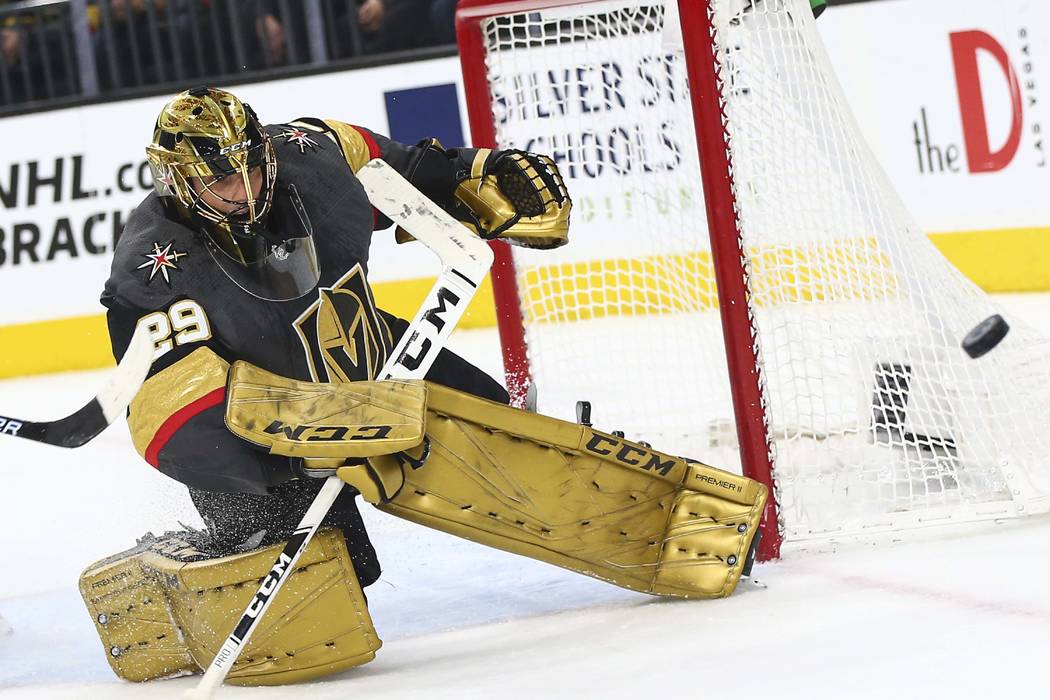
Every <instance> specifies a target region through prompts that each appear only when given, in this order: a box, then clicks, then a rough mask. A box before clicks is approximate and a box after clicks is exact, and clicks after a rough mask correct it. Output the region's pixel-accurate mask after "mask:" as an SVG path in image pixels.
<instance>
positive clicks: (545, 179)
mask: <svg viewBox="0 0 1050 700" xmlns="http://www.w3.org/2000/svg"><path fill="white" fill-rule="evenodd" d="M455 196H456V199H457V200H459V201H460V202H461V203H462V204H464V205H465V206H466V208H467V209H468V210H469V211H470V214H471V216H470V219H471V220H470V221H468V222H467V223H470V224H472V225H473V227H474V228H475V229H476V230H477V233H478V235H479V236H481V237H482V238H505V239H507V240H508V241H509V242H511V243H516V244H517V245H520V246H523V247H526V248H557V247H558V246H562V245H565V244H566V243H567V242H568V240H569V213H570V212H571V211H572V200H571V199H569V192H568V190H566V189H565V182H564V181H563V180H562V177H561V173H560V172H558V166H557V165H555V163H554V161H553V160H551V159H550V158H549V157H547V156H542V155H537V154H535V153H527V152H525V151H492V150H489V149H487V148H483V149H480V150H478V152H477V155H476V156H475V157H474V161H473V163H471V168H470V175H469V176H468V177H467V178H466V179H465V180H463V181H462V182H460V183H459V185H458V186H457V187H456V192H455Z"/></svg>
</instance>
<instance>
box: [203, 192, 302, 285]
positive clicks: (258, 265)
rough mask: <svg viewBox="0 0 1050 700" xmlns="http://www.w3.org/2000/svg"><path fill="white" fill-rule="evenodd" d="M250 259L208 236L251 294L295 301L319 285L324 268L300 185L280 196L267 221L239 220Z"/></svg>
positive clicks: (240, 241)
mask: <svg viewBox="0 0 1050 700" xmlns="http://www.w3.org/2000/svg"><path fill="white" fill-rule="evenodd" d="M232 233H233V236H234V238H235V239H236V241H237V247H238V249H239V250H241V251H244V252H246V253H247V254H246V255H244V259H238V258H234V257H233V256H231V255H230V254H229V253H228V252H227V251H226V250H225V249H224V248H223V247H221V246H219V245H218V244H217V243H216V242H215V241H214V240H212V239H211V237H209V236H206V237H205V238H206V240H207V248H208V252H209V253H210V254H211V257H212V259H213V260H214V261H215V263H216V264H217V265H218V266H219V268H220V269H221V270H222V271H223V272H224V273H225V274H226V276H227V277H229V278H230V279H231V280H232V281H233V282H234V283H235V284H236V285H237V286H238V287H240V288H241V289H243V290H244V291H245V292H247V293H248V294H251V295H252V296H254V297H258V298H259V299H265V300H267V301H289V300H291V299H298V298H299V297H301V296H303V295H305V294H308V293H309V292H311V291H312V290H314V289H315V288H316V287H317V282H318V280H319V279H320V276H321V271H320V266H319V265H318V262H317V250H316V248H315V247H314V238H313V227H312V226H311V224H310V219H309V217H308V216H307V214H306V210H305V209H304V207H303V203H302V200H301V199H300V198H299V193H298V192H297V191H296V189H295V187H294V186H288V187H287V188H283V189H282V191H281V192H280V193H279V194H278V195H277V196H275V197H274V201H273V205H272V209H271V211H270V213H269V216H267V217H266V221H265V223H255V224H245V225H243V226H238V225H236V224H235V225H233V226H232Z"/></svg>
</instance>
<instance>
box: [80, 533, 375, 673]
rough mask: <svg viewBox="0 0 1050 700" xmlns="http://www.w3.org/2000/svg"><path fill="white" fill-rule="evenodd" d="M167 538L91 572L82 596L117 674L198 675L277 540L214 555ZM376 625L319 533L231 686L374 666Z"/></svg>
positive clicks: (331, 543) (343, 553)
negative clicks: (245, 550)
mask: <svg viewBox="0 0 1050 700" xmlns="http://www.w3.org/2000/svg"><path fill="white" fill-rule="evenodd" d="M185 534H186V533H169V534H167V535H165V536H163V537H161V538H159V539H157V538H151V539H149V540H148V541H146V542H143V543H142V544H140V545H139V546H138V547H135V548H134V549H131V550H128V551H127V552H123V553H121V554H118V555H115V556H113V557H109V558H108V559H105V560H103V561H100V562H98V563H96V564H94V565H92V566H91V567H89V568H88V569H87V570H86V571H85V572H84V574H83V575H82V577H81V581H80V591H81V595H82V596H83V597H84V602H85V603H86V604H87V607H88V610H89V612H90V613H91V616H92V618H93V619H94V622H95V627H96V629H97V631H98V633H99V637H100V639H101V640H102V643H103V645H104V647H105V649H106V657H107V659H108V660H109V663H110V666H111V667H112V668H113V671H114V672H115V673H116V674H117V675H118V676H119V677H121V678H124V679H125V680H131V681H144V680H151V679H154V678H163V677H167V676H172V675H181V674H185V673H196V672H199V671H200V670H201V669H202V668H204V667H206V666H207V665H208V664H210V663H211V661H212V659H213V658H214V656H215V653H216V652H217V651H218V650H219V647H220V646H221V645H222V643H223V642H224V641H225V639H226V635H228V634H229V633H230V631H231V630H232V629H233V626H234V624H236V622H237V620H239V619H240V616H241V613H242V612H243V611H244V608H245V607H246V606H247V605H248V602H249V601H250V600H251V598H252V596H254V595H255V592H256V590H257V589H258V586H259V584H260V583H261V582H262V579H263V577H264V576H266V574H267V573H268V572H269V570H270V567H271V566H272V565H273V562H274V560H275V559H276V558H277V555H278V553H279V552H280V551H281V549H282V547H283V546H284V545H283V543H280V544H277V545H273V546H271V547H266V548H264V549H258V550H255V551H252V552H246V553H243V554H234V555H230V556H224V557H219V558H210V557H209V556H208V555H207V554H205V553H202V552H201V551H199V550H198V549H196V548H195V547H194V546H193V545H192V544H191V543H190V542H189V541H187V539H186V538H185V537H184V535H185ZM381 644H382V643H381V642H380V640H379V638H378V636H377V635H376V633H375V629H374V627H373V626H372V620H371V617H370V616H369V614H368V608H367V605H366V603H365V599H364V594H363V593H362V591H361V587H360V585H359V584H358V582H357V576H356V575H355V573H354V570H353V567H352V565H351V563H350V556H349V554H348V553H347V550H346V543H345V541H344V539H343V535H342V533H341V532H340V531H338V530H335V529H324V530H321V531H319V532H318V534H317V536H316V537H315V538H314V540H313V541H312V542H311V543H310V545H309V546H308V547H307V549H306V551H305V552H303V554H302V557H301V558H300V560H299V562H298V565H297V568H296V570H295V571H294V572H293V573H292V575H291V576H290V577H289V578H288V580H287V582H286V583H285V585H284V587H283V588H282V589H281V591H280V593H279V594H278V595H277V596H276V598H274V600H273V602H272V603H271V605H270V609H269V610H268V611H267V613H266V616H265V617H264V618H263V619H262V621H261V622H260V623H259V625H258V627H257V628H256V630H255V633H254V634H253V636H252V639H251V641H250V642H249V644H248V646H247V648H246V649H244V650H243V651H242V653H241V656H240V658H239V660H238V661H237V663H236V664H235V665H234V667H233V670H232V671H231V672H230V676H229V678H228V681H227V682H228V683H232V684H235V685H278V684H284V683H294V682H298V681H303V680H309V679H312V678H318V677H321V676H324V675H327V674H330V673H335V672H337V671H342V670H344V669H347V668H351V667H353V666H359V665H361V664H363V663H366V662H368V661H371V660H372V659H373V658H374V657H375V652H376V650H378V649H379V647H380V646H381Z"/></svg>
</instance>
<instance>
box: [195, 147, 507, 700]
mask: <svg viewBox="0 0 1050 700" xmlns="http://www.w3.org/2000/svg"><path fill="white" fill-rule="evenodd" d="M357 178H358V180H360V181H361V183H362V184H363V185H364V187H365V191H366V192H367V193H368V198H369V199H370V200H371V202H372V204H373V206H375V208H376V209H378V210H379V211H381V212H383V213H384V214H386V215H387V216H388V217H389V218H390V219H391V220H392V221H393V222H394V223H395V224H398V225H400V226H401V227H402V228H404V229H405V230H406V231H408V232H409V233H411V234H412V235H413V236H414V237H415V238H416V239H417V240H419V241H422V242H423V243H424V244H425V245H426V246H427V247H428V248H430V249H431V250H432V251H434V252H435V253H436V254H437V256H438V257H439V258H440V259H441V274H440V276H439V277H438V280H437V282H436V283H435V284H434V287H433V288H432V289H431V290H430V294H428V295H427V298H426V300H425V301H424V302H423V305H422V307H420V309H419V311H418V312H417V313H416V317H415V319H413V321H412V324H411V325H410V326H409V327H408V330H406V331H405V334H404V335H403V336H402V337H401V340H400V342H398V344H397V346H396V347H395V348H394V350H393V352H392V353H391V354H390V358H389V359H388V360H387V362H386V364H385V365H383V368H382V369H381V370H380V371H379V374H378V376H377V377H376V379H422V378H423V377H424V376H426V373H427V370H429V369H430V366H431V365H432V364H433V362H434V360H435V359H436V358H437V355H438V353H439V352H440V351H441V348H442V347H443V346H444V344H445V342H446V340H447V339H448V336H449V335H450V334H451V333H452V330H453V329H454V328H455V327H456V324H457V323H458V322H459V319H460V318H461V317H462V316H463V312H464V311H465V310H466V308H467V304H468V303H469V302H470V300H471V298H472V297H473V296H474V293H475V292H476V291H477V289H478V285H480V284H481V281H482V279H484V277H485V273H487V272H488V270H489V267H491V265H492V250H491V249H490V248H489V246H488V244H487V243H486V242H485V241H483V240H482V239H481V238H479V237H478V236H476V235H474V233H473V232H471V231H470V230H469V229H467V228H466V227H464V226H463V225H462V224H461V223H459V222H458V221H456V220H455V219H454V218H452V217H451V216H450V215H449V214H447V213H446V212H445V211H444V210H442V209H441V208H440V207H438V206H437V205H436V204H434V203H433V202H432V201H430V200H429V199H427V198H426V197H424V196H423V195H422V194H421V193H420V192H419V190H417V189H416V188H415V187H413V186H412V185H411V184H409V182H408V181H407V180H405V179H404V178H403V177H401V175H399V174H398V173H397V171H395V170H394V169H393V168H391V167H390V166H389V165H387V164H386V163H384V162H383V161H381V160H378V159H376V160H372V161H370V162H369V163H368V164H367V165H365V166H364V167H363V168H362V169H361V170H360V171H359V172H358V173H357ZM342 488H343V482H342V480H340V479H339V477H336V476H329V477H327V478H326V479H325V483H324V485H323V486H322V487H321V491H320V492H319V493H318V494H317V496H316V497H315V498H314V501H313V503H311V504H310V508H309V509H308V510H307V511H306V514H305V515H304V516H303V519H302V521H301V522H300V523H299V527H297V528H296V529H295V532H294V533H293V534H292V536H291V537H290V538H289V539H288V543H287V544H286V545H285V547H284V550H282V551H281V553H280V555H279V556H278V557H277V561H276V562H274V565H273V567H272V568H271V569H270V573H269V574H267V576H266V578H265V579H263V582H262V585H261V586H260V587H259V590H258V592H257V593H256V594H255V596H254V597H253V598H252V600H251V602H250V603H249V604H248V607H247V608H245V610H244V614H243V615H242V616H241V619H240V621H239V622H238V623H237V626H236V627H235V628H234V630H233V632H231V633H230V636H229V637H227V638H226V642H225V643H224V644H223V645H222V648H221V649H220V650H219V653H218V654H216V656H215V660H214V661H212V663H211V664H210V665H209V666H208V668H207V669H206V670H205V673H204V677H203V678H202V679H201V680H200V682H199V683H198V684H197V686H196V687H195V688H192V689H191V690H190V691H188V692H187V693H186V696H187V697H193V698H208V697H211V695H212V693H213V692H214V691H215V689H216V688H217V687H218V686H219V685H220V684H221V683H222V682H223V680H224V679H225V678H226V675H227V674H228V673H229V672H230V669H231V668H232V667H233V663H234V661H236V660H237V657H238V656H239V655H240V652H241V649H243V648H244V646H245V645H247V643H248V640H249V638H250V637H251V634H252V632H253V631H254V629H255V627H256V626H257V625H258V623H259V620H260V619H262V617H263V615H265V614H266V610H267V608H268V607H269V606H270V603H271V602H272V601H273V599H274V597H275V596H276V595H277V592H278V591H279V590H280V589H281V586H282V585H284V582H285V580H286V579H287V577H288V575H289V574H290V573H291V572H292V571H294V570H295V563H296V561H297V560H298V559H299V555H300V554H302V552H303V550H305V549H306V546H307V545H308V544H309V542H310V540H311V539H312V538H313V536H314V533H316V532H317V529H318V527H319V526H320V524H321V521H322V520H323V519H324V517H325V514H327V513H328V509H329V508H330V507H331V506H332V503H334V502H335V499H336V497H337V496H338V495H339V493H340V491H342Z"/></svg>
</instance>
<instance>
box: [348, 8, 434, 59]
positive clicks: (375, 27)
mask: <svg viewBox="0 0 1050 700" xmlns="http://www.w3.org/2000/svg"><path fill="white" fill-rule="evenodd" d="M429 5H430V0H363V2H361V4H360V5H359V6H358V8H357V23H358V26H360V28H361V34H362V38H363V40H364V52H365V53H367V54H377V53H386V52H389V51H405V50H408V49H418V48H422V47H424V46H431V45H433V43H434V39H433V33H432V32H431V29H430V22H429V21H428V19H429ZM421 20H422V21H421Z"/></svg>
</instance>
